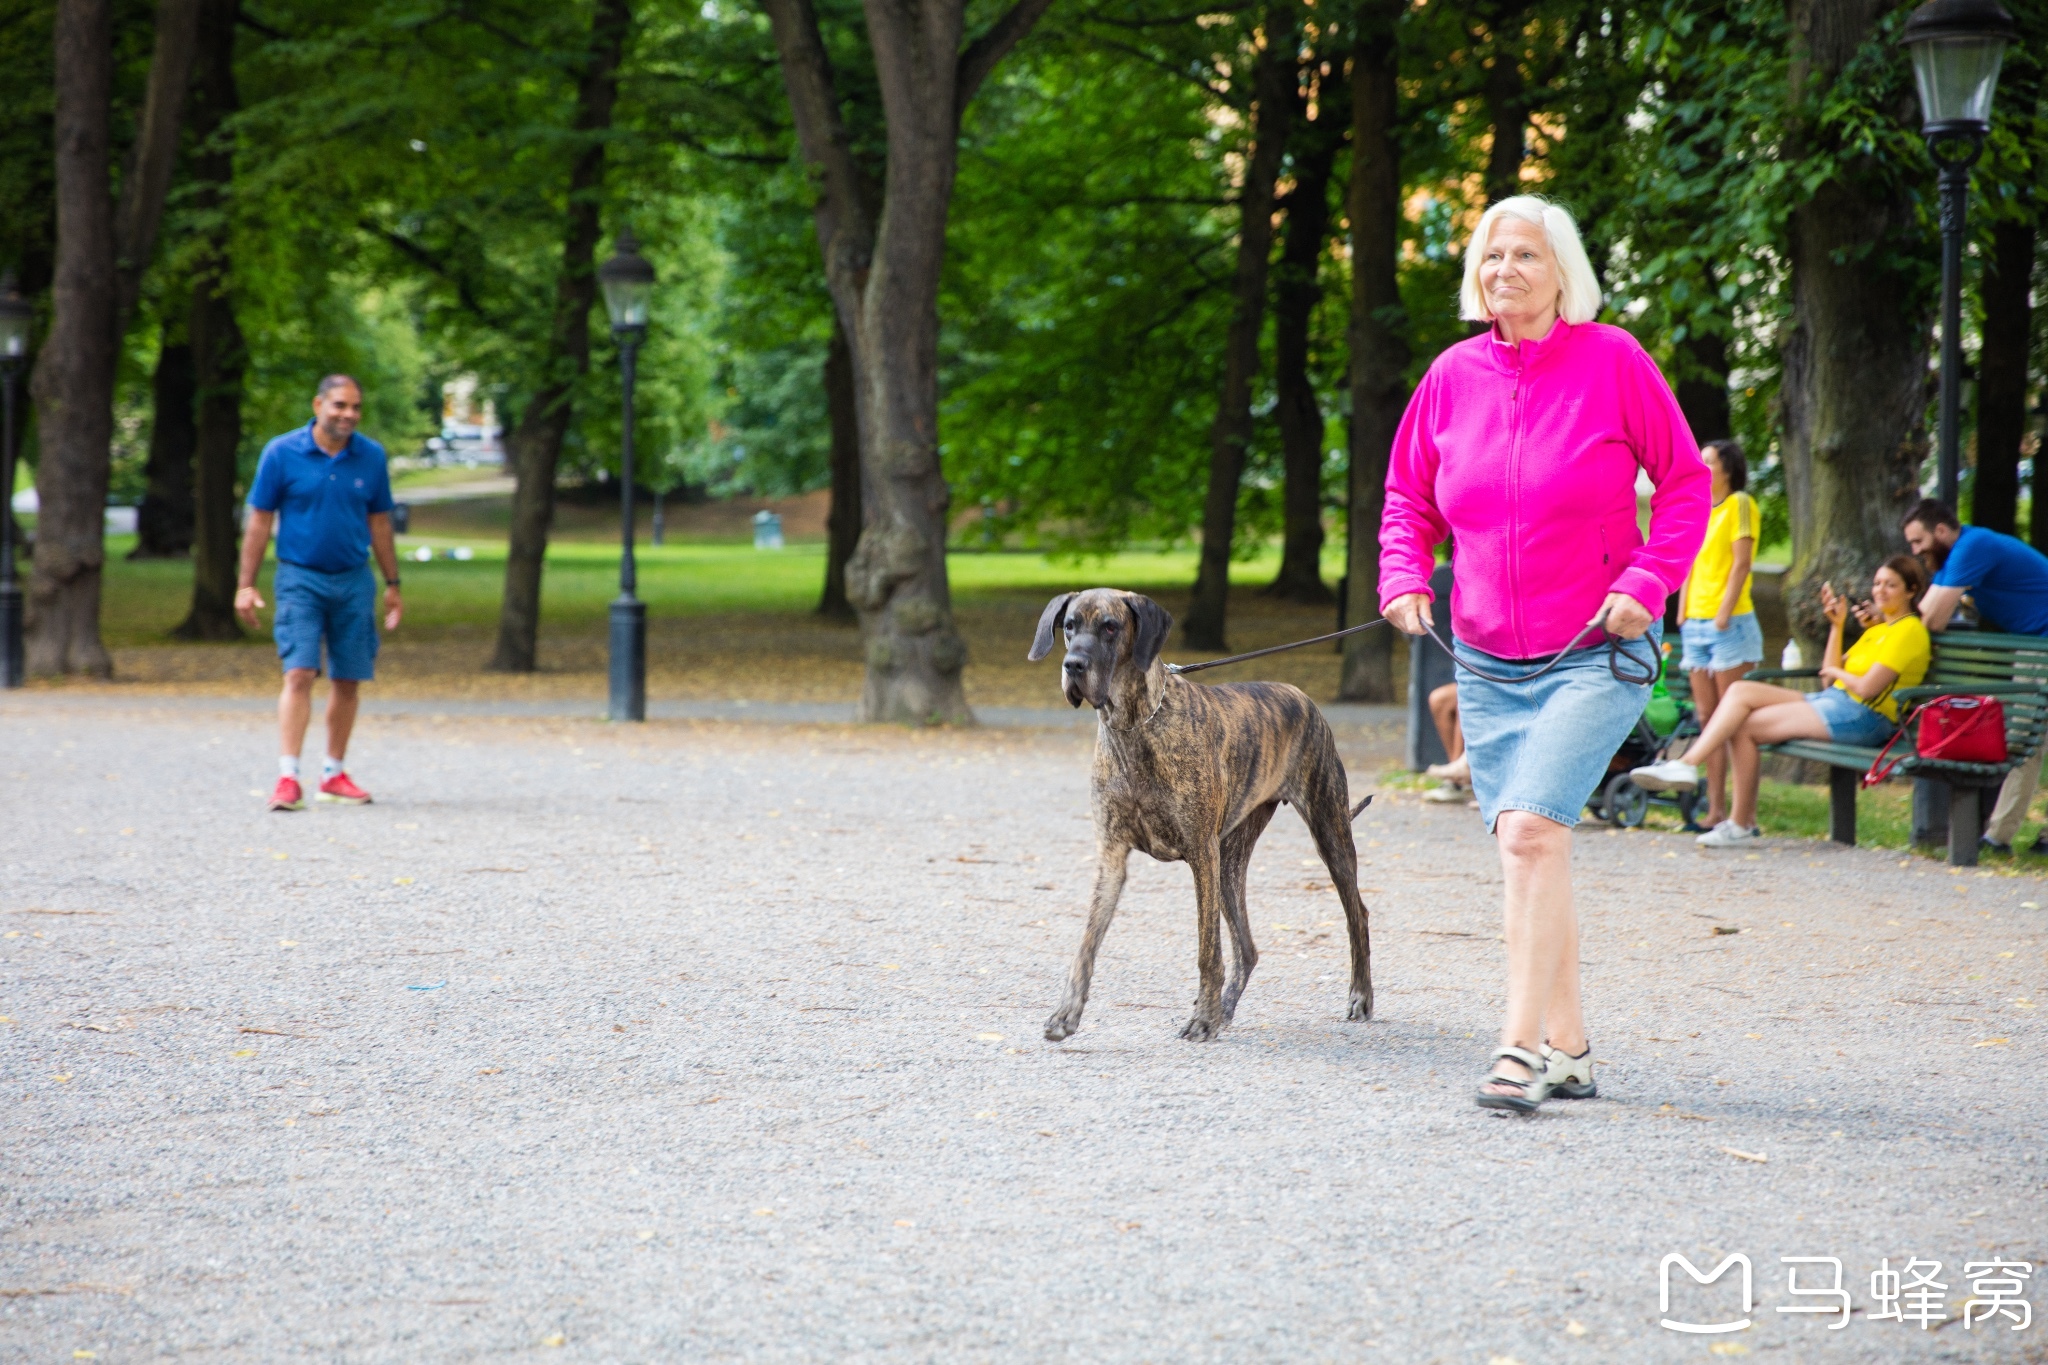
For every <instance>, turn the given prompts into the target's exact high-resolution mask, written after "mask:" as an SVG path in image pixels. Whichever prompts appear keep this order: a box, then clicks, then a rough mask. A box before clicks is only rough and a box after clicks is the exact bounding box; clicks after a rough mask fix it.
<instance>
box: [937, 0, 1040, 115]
mask: <svg viewBox="0 0 2048 1365" xmlns="http://www.w3.org/2000/svg"><path fill="white" fill-rule="evenodd" d="M1051 8H1052V0H1017V3H1016V4H1014V5H1012V6H1010V8H1009V12H1008V13H1006V14H1004V15H1003V17H1002V18H1000V19H998V20H996V21H995V23H994V24H992V25H991V26H990V27H989V30H988V32H986V33H984V34H982V35H981V36H980V37H979V38H976V39H975V40H974V41H973V42H971V43H969V44H968V45H967V50H966V51H965V52H962V53H961V54H960V65H959V67H958V68H957V74H956V75H955V76H954V78H953V117H954V119H955V120H956V121H957V120H958V119H959V118H960V116H961V115H962V114H964V113H966V112H967V105H968V103H969V102H970V101H971V100H973V98H974V92H975V91H977V90H979V89H981V83H982V82H983V81H985V80H987V79H988V75H989V73H990V72H991V71H994V70H995V69H996V63H998V62H1000V61H1002V59H1003V58H1004V57H1007V56H1008V55H1009V54H1010V49H1011V48H1013V47H1015V46H1017V44H1018V43H1020V42H1022V41H1023V39H1024V35H1025V34H1027V33H1029V32H1031V26H1032V25H1033V24H1035V23H1037V22H1038V20H1039V16H1041V15H1043V14H1044V13H1045V12H1046V11H1047V10H1048V9H1051Z"/></svg>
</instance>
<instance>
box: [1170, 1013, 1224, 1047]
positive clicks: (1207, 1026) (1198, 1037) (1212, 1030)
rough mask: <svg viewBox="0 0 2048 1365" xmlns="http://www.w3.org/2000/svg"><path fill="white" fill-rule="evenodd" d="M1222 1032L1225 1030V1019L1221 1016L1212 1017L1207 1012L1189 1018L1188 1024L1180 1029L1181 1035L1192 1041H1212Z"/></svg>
mask: <svg viewBox="0 0 2048 1365" xmlns="http://www.w3.org/2000/svg"><path fill="white" fill-rule="evenodd" d="M1221 1032H1223V1020H1222V1019H1221V1018H1211V1017H1209V1016H1208V1015H1205V1014H1198V1015H1196V1016H1195V1017H1194V1018H1192V1019H1190V1020H1188V1022H1187V1026H1186V1027H1185V1028H1183V1029H1182V1030H1181V1031H1180V1036H1181V1037H1183V1038H1185V1039H1187V1040H1188V1041H1189V1042H1191V1043H1211V1042H1214V1041H1215V1040H1216V1035H1217V1034H1219V1033H1221Z"/></svg>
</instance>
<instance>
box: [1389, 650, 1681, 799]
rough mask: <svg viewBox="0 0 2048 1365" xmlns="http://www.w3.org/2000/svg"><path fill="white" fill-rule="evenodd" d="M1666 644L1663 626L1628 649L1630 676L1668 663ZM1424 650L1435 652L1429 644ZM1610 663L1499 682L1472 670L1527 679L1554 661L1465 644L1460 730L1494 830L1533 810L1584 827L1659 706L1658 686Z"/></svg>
mask: <svg viewBox="0 0 2048 1365" xmlns="http://www.w3.org/2000/svg"><path fill="white" fill-rule="evenodd" d="M1663 638H1664V627H1663V625H1662V624H1661V623H1659V624H1657V625H1653V626H1652V627H1650V631H1649V633H1648V634H1647V635H1645V636H1643V638H1641V639H1638V640H1625V641H1623V642H1622V646H1621V648H1622V650H1623V652H1624V654H1625V656H1626V657H1624V658H1622V659H1621V660H1620V661H1619V662H1620V667H1621V670H1622V671H1623V672H1624V673H1635V674H1642V673H1645V672H1650V673H1654V672H1655V671H1656V670H1657V668H1658V667H1659V665H1660V664H1661V662H1662V659H1663V653H1662V642H1663ZM1418 647H1419V648H1423V649H1432V648H1434V647H1435V646H1433V645H1430V644H1429V643H1428V642H1426V641H1425V642H1423V643H1422V644H1421V645H1420V646H1418ZM1609 657H1610V656H1609V654H1608V651H1607V647H1606V645H1605V644H1602V645H1599V646H1596V647H1594V648H1592V649H1580V650H1574V651H1573V652H1572V653H1570V654H1568V655H1566V656H1565V659H1564V662H1563V663H1561V664H1559V665H1558V666H1557V667H1556V668H1553V669H1551V670H1550V672H1548V673H1545V674H1544V675H1543V676H1542V677H1540V678H1537V679H1536V680H1535V681H1534V682H1529V683H1519V684H1517V683H1495V682H1488V681H1486V679H1484V678H1481V677H1480V676H1478V675H1477V674H1476V673H1473V672H1472V671H1471V670H1472V668H1481V669H1484V670H1485V671H1486V672H1488V673H1491V674H1493V675H1494V676H1495V677H1500V678H1521V677H1527V676H1529V675H1530V674H1532V673H1534V672H1535V671H1536V670H1537V669H1539V668H1541V667H1542V666H1543V664H1544V663H1545V662H1546V661H1545V660H1542V659H1538V660H1535V661H1533V662H1530V663H1515V662H1511V661H1510V660H1507V659H1496V658H1494V657H1493V656H1492V655H1491V654H1485V653H1481V652H1480V651H1479V650H1476V649H1474V648H1472V647H1471V646H1470V645H1468V644H1465V643H1464V642H1463V641H1459V642H1458V725H1459V728H1461V729H1462V730H1463V731H1464V732H1465V753H1466V754H1467V755H1468V756H1469V757H1470V759H1471V762H1472V794H1473V795H1474V796H1477V797H1478V798H1479V816H1480V818H1481V819H1482V820H1484V821H1486V827H1487V828H1488V829H1489V830H1490V829H1492V828H1493V824H1494V821H1495V820H1497V819H1499V818H1500V813H1501V812H1502V811H1504V810H1525V811H1528V812H1530V813H1531V814H1534V815H1540V816H1542V817H1543V818H1544V819H1546V820H1555V821H1556V822H1557V823H1558V824H1560V825H1563V826H1565V827H1566V828H1567V829H1569V828H1571V827H1572V826H1573V825H1576V824H1578V823H1579V813H1580V812H1581V811H1582V810H1583V809H1584V808H1585V805H1586V801H1587V800H1588V798H1590V797H1591V796H1592V795H1593V792H1594V790H1595V789H1596V788H1597V787H1599V786H1600V784H1601V783H1602V782H1604V781H1606V780H1607V766H1608V763H1609V761H1610V760H1611V759H1613V757H1614V752H1615V750H1617V749H1619V748H1620V747H1621V742H1622V741H1623V740H1624V739H1627V738H1628V734H1629V731H1630V730H1631V729H1633V728H1634V727H1635V723H1636V719H1637V717H1639V716H1641V715H1642V714H1643V707H1644V706H1646V705H1647V704H1648V703H1649V700H1650V685H1649V684H1648V683H1642V684H1640V685H1638V684H1635V683H1628V682H1623V681H1622V680H1621V679H1619V678H1617V677H1615V676H1614V673H1613V672H1612V671H1611V670H1610V669H1609V668H1608V660H1609ZM1631 659H1632V660H1633V661H1634V662H1633V665H1631V662H1630V660H1631ZM1468 665H1469V666H1468Z"/></svg>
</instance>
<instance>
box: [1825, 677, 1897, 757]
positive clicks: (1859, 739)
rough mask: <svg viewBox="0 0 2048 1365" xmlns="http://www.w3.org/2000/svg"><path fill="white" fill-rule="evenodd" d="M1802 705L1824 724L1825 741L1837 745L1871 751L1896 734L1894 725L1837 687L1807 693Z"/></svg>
mask: <svg viewBox="0 0 2048 1365" xmlns="http://www.w3.org/2000/svg"><path fill="white" fill-rule="evenodd" d="M1806 704H1807V705H1808V706H1811V707H1812V708H1813V709H1814V710H1816V711H1818V712H1820V718H1821V719H1822V720H1823V721H1826V722H1827V727H1828V738H1829V739H1831V740H1833V741H1834V742H1835V743H1837V744H1860V745H1862V746H1864V747H1865V748H1869V749H1875V748H1877V747H1878V746H1879V745H1881V744H1883V743H1884V742H1885V741H1886V740H1888V739H1890V738H1891V737H1892V736H1893V735H1894V734H1896V733H1897V732H1898V728H1899V727H1898V726H1897V725H1895V724H1893V723H1892V722H1891V721H1888V720H1886V719H1885V718H1884V712H1882V711H1873V710H1871V709H1870V708H1869V707H1868V706H1865V705H1864V704H1863V703H1862V702H1860V701H1858V700H1856V699H1855V698H1854V697H1852V696H1850V695H1849V694H1848V693H1847V692H1845V691H1843V690H1842V689H1841V688H1839V687H1823V688H1822V689H1821V690H1820V691H1818V692H1809V693H1808V694H1807V697H1806Z"/></svg>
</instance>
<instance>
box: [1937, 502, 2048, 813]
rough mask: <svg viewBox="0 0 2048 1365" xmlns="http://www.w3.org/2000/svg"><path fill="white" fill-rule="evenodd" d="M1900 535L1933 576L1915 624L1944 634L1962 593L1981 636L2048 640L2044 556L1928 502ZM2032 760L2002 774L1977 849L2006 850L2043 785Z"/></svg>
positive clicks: (2047, 558)
mask: <svg viewBox="0 0 2048 1365" xmlns="http://www.w3.org/2000/svg"><path fill="white" fill-rule="evenodd" d="M1900 530H1901V531H1902V532H1903V533H1904V534H1905V537H1906V544H1907V545H1909V546H1911V547H1912V550H1913V553H1914V554H1916V555H1919V556H1920V558H1921V559H1923V560H1925V561H1926V562H1927V564H1928V566H1929V567H1930V568H1932V569H1933V570H1934V584H1933V586H1932V587H1930V588H1928V589H1927V591H1926V593H1925V594H1924V595H1922V597H1921V598H1920V619H1921V620H1922V621H1923V622H1924V623H1926V626H1927V628H1928V629H1929V630H1934V631H1940V630H1946V629H1948V623H1949V618H1950V617H1951V616H1953V615H1954V614H1955V609H1956V607H1957V606H1958V605H1959V604H1960V603H1961V602H1962V600H1963V596H1964V594H1966V593H1967V594H1968V595H1969V598H1970V601H1971V602H1972V603H1973V604H1974V605H1975V606H1976V608H1977V615H1978V617H1979V618H1980V619H1981V620H1982V622H1983V624H1984V626H1985V628H1986V629H1987V630H1999V631H2004V632H2006V633H2008V634H2012V635H2044V636H2048V555H2043V554H2042V553H2041V552H2040V551H2039V550H2037V549H2035V548H2034V547H2033V546H2031V545H2029V544H2027V543H2026V542H2025V541H2023V540H2021V539H2019V538H2018V537H2016V536H2009V535H2006V534H2005V533H2004V532H2002V531H1993V530H1990V529H1988V528H1986V527H1983V526H1965V525H1963V524H1962V521H1961V520H1960V519H1959V518H1958V517H1957V516H1956V513H1955V509H1954V508H1952V507H1950V506H1949V505H1948V504H1947V503H1945V502H1940V501H1937V500H1936V499H1934V498H1925V499H1922V500H1921V501H1920V502H1919V503H1917V504H1915V505H1914V507H1913V510H1912V511H1910V512H1908V513H1906V519H1905V521H1904V522H1903V523H1902V524H1901V526H1900ZM2044 762H2048V756H2044V755H2036V756H2035V757H2034V758H2033V759H2031V760H2029V761H2028V762H2026V763H2022V764H2021V765H2020V766H2019V767H2017V768H2014V769H2013V770H2012V771H2011V772H2010V773H2007V774H2006V777H2005V784H2004V785H2003V786H2002V787H2000V788H1999V789H1998V805H1997V806H1996V807H1994V808H1993V809H1992V812H1991V819H1990V821H1989V822H1988V823H1987V824H1986V825H1985V828H1984V835H1983V839H1982V843H1983V845H1984V847H1986V848H1988V849H1990V850H1991V851H1992V852H1994V853H2010V852H2012V841H2013V839H2014V838H2015V837H2016V836H2018V834H2019V832H2020V822H2021V821H2022V820H2024V819H2026V818H2027V809H2028V807H2030V806H2032V805H2033V804H2034V793H2035V792H2036V791H2037V790H2038V789H2039V788H2040V785H2041V765H2042V764H2043V763H2044ZM2029 851H2030V852H2034V853H2048V828H2044V829H2043V830H2042V831H2041V833H2039V834H2038V835H2036V836H2034V843H2033V847H2032V848H2031V849H2030V850H2029Z"/></svg>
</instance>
